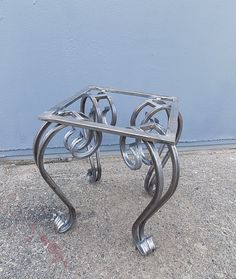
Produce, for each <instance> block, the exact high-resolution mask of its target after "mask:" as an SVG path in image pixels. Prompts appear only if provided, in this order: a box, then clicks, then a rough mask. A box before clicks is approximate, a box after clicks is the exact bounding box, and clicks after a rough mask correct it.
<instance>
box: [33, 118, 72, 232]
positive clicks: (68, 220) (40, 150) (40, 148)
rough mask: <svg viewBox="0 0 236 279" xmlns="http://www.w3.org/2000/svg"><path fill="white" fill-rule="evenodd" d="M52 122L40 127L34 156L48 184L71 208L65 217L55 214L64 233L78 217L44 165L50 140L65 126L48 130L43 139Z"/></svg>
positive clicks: (55, 221) (60, 229) (55, 219)
mask: <svg viewBox="0 0 236 279" xmlns="http://www.w3.org/2000/svg"><path fill="white" fill-rule="evenodd" d="M49 125H50V123H46V124H44V125H43V127H42V128H41V129H40V131H39V133H38V134H37V136H36V139H35V142H34V156H35V160H36V164H37V166H38V168H39V171H40V173H41V175H42V177H43V178H44V180H45V181H46V182H47V184H48V185H49V186H50V188H51V189H52V190H53V191H54V193H55V194H56V195H57V196H58V197H59V198H60V199H61V201H62V202H63V203H64V204H65V205H66V206H67V207H68V209H69V216H68V217H65V215H64V214H62V213H61V212H59V213H57V214H55V217H54V223H55V226H56V229H57V231H58V232H59V233H64V232H66V231H68V230H69V229H70V228H71V227H72V225H73V223H74V222H75V219H76V213H75V209H74V207H73V206H72V204H71V203H70V202H69V200H68V199H67V198H66V197H65V195H64V193H63V192H62V191H61V190H60V188H59V187H58V185H57V184H56V182H55V181H54V180H53V179H52V178H51V176H50V175H49V173H48V172H47V171H46V169H45V167H44V155H45V150H46V148H47V146H48V144H49V142H50V140H51V139H52V138H53V137H54V136H55V134H56V133H58V132H59V131H60V130H62V129H63V128H65V126H64V125H57V126H56V127H54V128H52V129H51V130H49V131H48V132H47V134H46V135H45V137H44V139H43V140H42V137H43V134H44V132H45V131H46V129H47V128H48V127H49ZM41 140H42V143H41V144H40V141H41Z"/></svg>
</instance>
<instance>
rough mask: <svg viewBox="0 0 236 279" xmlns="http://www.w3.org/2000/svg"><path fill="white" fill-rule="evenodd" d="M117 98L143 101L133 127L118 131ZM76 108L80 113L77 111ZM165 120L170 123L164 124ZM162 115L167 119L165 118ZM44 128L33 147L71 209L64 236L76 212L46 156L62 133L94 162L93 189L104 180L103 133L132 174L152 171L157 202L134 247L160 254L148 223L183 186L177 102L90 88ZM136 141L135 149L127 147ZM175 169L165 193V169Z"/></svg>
mask: <svg viewBox="0 0 236 279" xmlns="http://www.w3.org/2000/svg"><path fill="white" fill-rule="evenodd" d="M114 94H122V95H126V96H128V95H129V96H132V97H134V98H135V97H142V98H144V100H143V102H142V103H141V104H140V105H139V106H138V107H136V108H135V109H134V111H133V113H132V115H131V118H130V125H129V126H128V127H118V126H115V125H116V121H117V111H116V107H115V105H114V103H113V101H112V96H113V95H114ZM72 107H77V108H79V109H75V110H73V109H72ZM163 113H164V115H165V117H166V123H165V124H163V123H162V122H163V121H160V118H163ZM161 115H162V117H160V116H161ZM39 119H40V120H42V121H44V122H45V123H44V124H43V126H42V127H41V129H40V130H39V132H38V133H37V135H36V137H35V141H34V159H35V162H36V164H37V166H38V168H39V171H40V173H41V175H42V177H43V178H44V180H45V181H46V182H47V184H48V185H49V186H50V187H51V189H52V190H53V191H54V192H55V194H56V195H57V196H58V197H59V198H60V199H61V201H62V202H63V203H64V204H65V205H66V206H67V207H68V210H69V211H68V214H65V215H64V214H62V213H60V212H57V213H56V214H55V216H54V223H55V226H56V229H57V231H58V232H59V233H64V232H66V231H68V230H69V229H70V228H71V227H72V225H73V224H74V222H75V219H76V212H75V209H74V207H73V205H72V204H71V203H70V201H69V200H68V199H67V198H66V196H65V195H64V193H63V192H62V191H61V189H60V188H59V186H58V185H57V184H56V183H55V181H54V180H53V179H52V177H51V176H50V175H49V173H48V172H47V171H46V169H45V167H44V156H45V150H46V148H47V146H48V144H49V142H50V141H51V140H52V138H53V137H54V136H55V135H56V134H57V133H58V132H59V131H61V130H67V131H66V132H65V135H64V146H65V147H66V149H67V150H68V151H69V152H71V154H72V155H73V157H75V158H78V159H84V158H89V162H90V165H91V168H90V169H89V170H88V176H89V180H90V182H91V183H94V182H97V181H99V180H100V179H101V174H102V170H101V164H100V153H99V147H100V145H101V143H102V136H103V133H109V134H115V135H118V136H119V137H120V141H119V144H120V151H121V155H122V157H123V160H124V162H125V163H126V165H127V166H128V167H129V168H130V169H131V170H138V169H140V168H141V166H142V164H146V165H148V166H149V169H148V172H147V175H146V178H145V181H144V188H145V190H146V191H147V192H148V193H149V194H150V196H151V197H152V199H151V201H150V203H149V204H148V205H147V207H146V208H145V209H144V211H143V212H142V213H141V215H140V216H139V217H138V218H137V220H136V221H135V222H134V224H133V226H132V236H133V242H134V244H135V246H136V247H137V249H138V251H139V252H140V253H141V254H142V255H148V254H149V253H151V252H153V251H154V250H155V245H154V242H153V239H152V236H146V235H145V233H144V228H145V224H146V222H147V221H148V220H149V219H150V218H151V217H152V216H153V214H155V213H156V212H157V211H158V210H159V209H160V208H161V207H162V206H163V205H164V204H165V203H166V202H167V201H168V200H169V198H170V197H171V196H172V195H173V194H174V192H175V190H176V188H177V185H178V180H179V161H178V154H177V150H176V144H177V143H178V141H179V138H180V135H181V131H182V126H183V121H182V117H181V114H180V113H179V111H178V106H177V99H176V98H175V97H166V96H158V95H155V94H147V93H142V92H130V91H123V90H116V89H111V88H101V87H96V86H92V87H88V88H87V89H85V90H82V91H81V92H79V93H77V94H76V95H74V96H73V97H71V98H69V99H67V100H65V101H64V102H62V103H60V104H58V105H56V106H54V107H53V108H51V109H50V110H49V111H47V112H45V113H43V114H42V115H40V116H39ZM128 138H129V141H130V140H132V142H131V143H127V141H128ZM168 161H170V164H171V170H172V171H171V179H170V184H169V185H168V188H167V190H166V191H165V193H164V191H163V189H164V174H163V169H164V167H165V166H166V163H167V162H168Z"/></svg>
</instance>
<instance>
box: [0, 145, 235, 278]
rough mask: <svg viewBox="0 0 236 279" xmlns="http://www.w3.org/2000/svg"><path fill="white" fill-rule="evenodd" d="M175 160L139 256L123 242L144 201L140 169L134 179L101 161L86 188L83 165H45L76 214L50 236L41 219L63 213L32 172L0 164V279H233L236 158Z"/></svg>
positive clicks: (221, 154)
mask: <svg viewBox="0 0 236 279" xmlns="http://www.w3.org/2000/svg"><path fill="white" fill-rule="evenodd" d="M180 161H181V167H182V171H181V178H180V183H179V187H178V190H177V192H176V193H175V195H174V196H173V197H172V199H171V200H170V201H169V202H168V203H167V204H166V205H165V206H164V207H163V208H162V209H161V210H160V211H159V212H158V213H157V214H156V215H155V216H154V217H153V218H152V219H151V221H150V222H149V223H148V224H147V231H148V232H150V234H152V235H153V237H154V241H155V243H156V246H157V250H156V251H155V253H154V254H153V255H150V256H148V257H142V256H140V255H139V254H138V252H137V251H136V250H135V248H134V246H133V245H132V240H131V225H132V223H133V222H134V220H135V219H136V218H137V216H138V215H139V213H140V212H141V210H142V208H143V207H144V206H145V205H146V204H147V203H148V202H149V200H150V197H149V196H148V195H147V194H146V193H145V192H144V189H143V180H144V177H145V172H146V170H147V169H146V168H145V167H144V168H142V169H141V171H140V172H139V171H136V172H133V171H130V170H129V169H128V168H127V167H126V165H125V164H124V163H123V161H122V159H121V158H120V157H118V156H113V157H111V156H105V157H103V158H102V165H103V178H102V181H101V182H100V183H98V184H96V185H91V184H89V183H88V181H87V179H86V176H85V174H86V170H87V167H88V164H87V162H82V161H81V162H77V161H72V162H63V163H59V162H57V163H50V164H47V168H48V169H49V170H50V172H51V173H52V174H53V177H54V178H55V179H56V180H57V181H58V183H59V184H60V185H61V186H62V189H63V190H64V192H65V193H66V194H67V196H68V197H69V198H70V199H71V200H72V203H73V204H74V206H75V207H76V210H77V215H78V219H77V223H76V225H75V227H74V228H73V229H72V230H71V231H70V232H68V233H66V234H62V235H59V234H57V233H55V231H54V228H53V224H52V222H51V221H50V218H51V214H52V211H53V208H56V209H59V210H61V211H63V210H65V208H64V206H63V205H62V203H61V202H60V201H59V200H58V199H57V198H56V197H55V195H54V194H53V193H52V191H51V190H50V189H49V187H48V186H47V185H46V183H45V182H44V181H43V179H42V178H41V177H40V174H39V172H38V170H37V168H36V166H35V165H34V164H24V163H23V164H22V162H17V163H15V164H14V163H2V164H1V165H0V177H1V182H0V196H1V209H0V212H1V215H0V228H1V234H0V251H1V253H0V278H4V279H6V278H8V279H12V278H19V279H23V278H34V279H37V278H40V279H43V278H58V279H60V278H70V279H73V278H85V279H86V278H137V279H139V278H152V279H170V278H174V279H179V278H181V279H192V278H193V279H205V278H209V279H220V278H226V279H235V278H236V259H235V258H236V206H235V205H236V187H235V186H236V175H235V169H236V151H235V150H216V151H214V150H213V151H206V150H205V151H195V152H180ZM167 174H168V170H167Z"/></svg>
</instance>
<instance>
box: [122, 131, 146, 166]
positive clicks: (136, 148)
mask: <svg viewBox="0 0 236 279" xmlns="http://www.w3.org/2000/svg"><path fill="white" fill-rule="evenodd" d="M140 143H141V141H140V140H139V139H135V142H134V143H132V144H129V147H130V151H131V152H132V154H133V156H134V159H133V160H132V159H130V158H129V155H128V153H127V148H126V146H127V145H126V137H125V136H121V137H120V151H121V155H122V157H123V159H124V161H125V163H126V165H127V166H128V167H129V168H130V169H131V170H138V169H140V168H141V166H142V156H141V146H140Z"/></svg>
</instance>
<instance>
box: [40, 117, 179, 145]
mask: <svg viewBox="0 0 236 279" xmlns="http://www.w3.org/2000/svg"><path fill="white" fill-rule="evenodd" d="M39 119H40V120H43V121H48V122H53V123H59V124H63V125H67V126H75V127H80V128H86V129H91V130H94V131H99V132H104V133H108V134H114V135H118V136H127V137H131V138H139V139H142V140H145V141H153V142H166V143H170V144H174V143H175V134H168V133H167V134H166V135H159V134H156V135H153V134H148V133H146V132H144V131H142V130H138V129H132V127H128V128H124V127H116V126H112V125H107V124H103V123H97V122H91V121H87V120H80V119H75V118H72V117H69V116H68V117H66V118H65V117H63V116H57V115H52V114H47V113H45V114H42V115H40V116H39Z"/></svg>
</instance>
